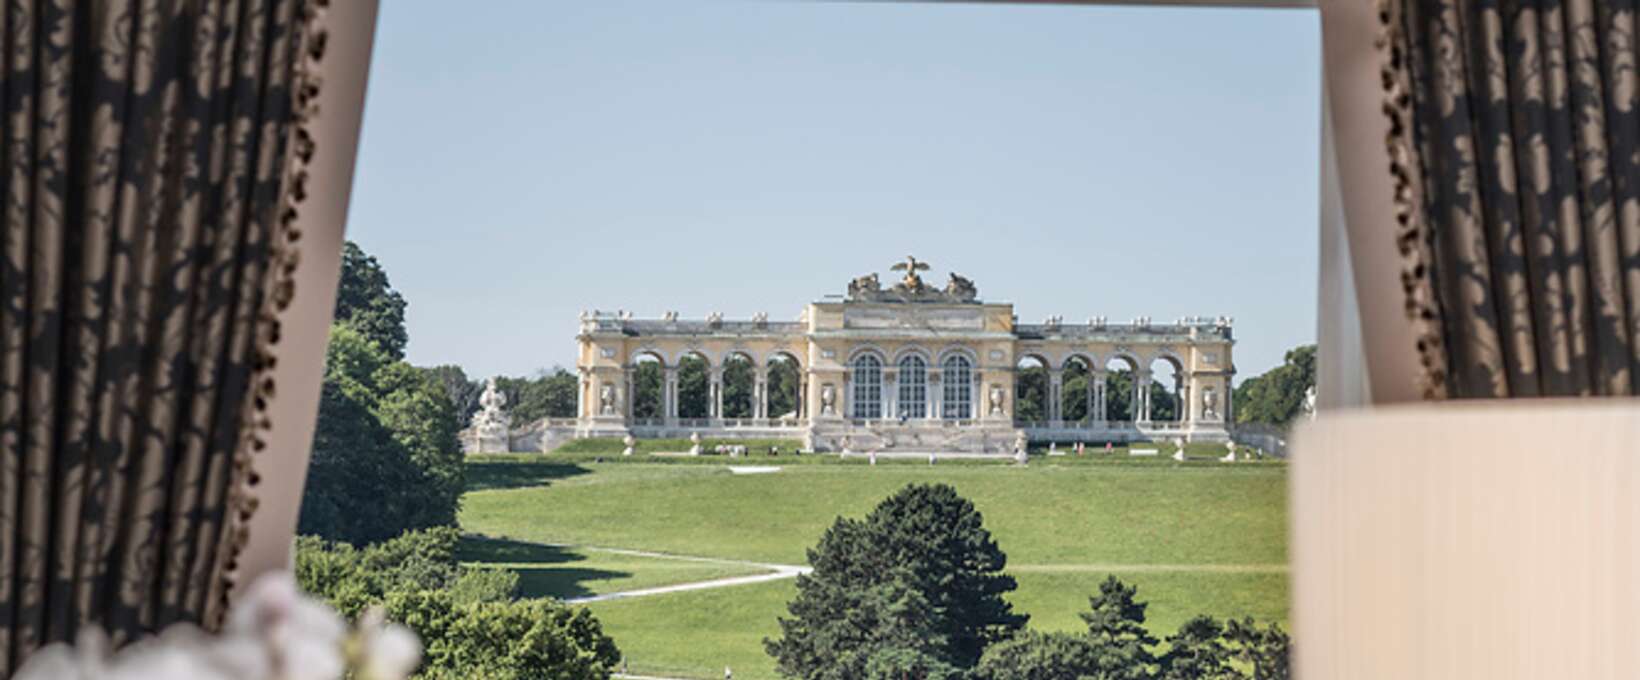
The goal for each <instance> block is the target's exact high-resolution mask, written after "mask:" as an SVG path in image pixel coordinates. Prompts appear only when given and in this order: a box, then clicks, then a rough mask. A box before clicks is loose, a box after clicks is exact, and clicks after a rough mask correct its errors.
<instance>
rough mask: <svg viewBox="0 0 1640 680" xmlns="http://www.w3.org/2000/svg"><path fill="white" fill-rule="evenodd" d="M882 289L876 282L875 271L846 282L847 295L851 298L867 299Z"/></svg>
mask: <svg viewBox="0 0 1640 680" xmlns="http://www.w3.org/2000/svg"><path fill="white" fill-rule="evenodd" d="M882 290H883V286H882V284H880V283H878V282H877V275H876V274H875V273H873V274H867V275H865V276H862V277H860V278H857V279H855V280H853V281H850V282H849V284H848V296H849V299H851V300H865V299H869V298H871V297H872V296H873V295H875V294H877V293H880V292H882Z"/></svg>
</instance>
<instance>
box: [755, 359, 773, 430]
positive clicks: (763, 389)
mask: <svg viewBox="0 0 1640 680" xmlns="http://www.w3.org/2000/svg"><path fill="white" fill-rule="evenodd" d="M756 376H757V377H756V378H754V379H753V381H752V417H753V418H768V417H769V369H768V367H766V366H760V367H758V369H757V373H756Z"/></svg>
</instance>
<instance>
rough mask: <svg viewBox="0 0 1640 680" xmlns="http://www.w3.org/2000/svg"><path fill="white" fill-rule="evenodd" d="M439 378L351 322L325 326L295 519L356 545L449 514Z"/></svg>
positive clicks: (451, 479) (447, 520)
mask: <svg viewBox="0 0 1640 680" xmlns="http://www.w3.org/2000/svg"><path fill="white" fill-rule="evenodd" d="M458 430H459V424H458V423H457V422H456V419H455V408H454V406H452V405H451V404H450V401H449V398H448V396H447V394H446V392H445V390H444V388H443V387H442V386H441V385H440V384H439V383H438V382H437V381H436V380H434V379H433V378H432V377H431V376H430V375H429V374H427V373H425V372H422V371H419V370H417V369H414V368H412V367H410V366H409V365H408V364H405V363H403V362H400V361H394V360H392V359H391V358H390V357H388V356H387V354H386V353H385V352H383V351H382V350H381V348H380V347H378V346H377V345H376V344H375V343H374V342H373V341H371V340H370V339H369V338H367V337H366V336H365V335H364V334H363V333H362V332H360V331H359V330H357V329H355V328H354V327H352V326H351V325H349V324H345V323H338V324H336V325H334V326H332V327H331V334H330V344H329V346H328V347H327V348H326V350H325V379H324V385H323V387H322V389H321V392H320V397H319V418H318V423H317V426H316V428H315V432H314V440H313V460H312V463H311V464H310V465H309V468H308V480H307V486H306V488H305V489H304V490H303V498H302V510H301V515H300V518H299V520H298V528H299V530H300V531H301V532H302V533H310V534H317V535H319V536H323V537H325V538H328V539H332V540H341V541H347V542H349V543H354V544H358V545H363V544H366V543H372V542H376V541H381V540H385V539H388V538H392V537H394V536H397V535H398V534H400V533H401V532H403V531H405V530H407V529H419V528H426V527H432V526H438V525H442V524H452V523H454V521H455V513H456V508H457V505H458V503H459V502H460V494H461V489H462V486H463V477H462V474H463V468H462V459H461V449H460V446H459V444H458V442H457V441H456V436H455V433H456V432H457V431H458Z"/></svg>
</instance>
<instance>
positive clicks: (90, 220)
mask: <svg viewBox="0 0 1640 680" xmlns="http://www.w3.org/2000/svg"><path fill="white" fill-rule="evenodd" d="M308 5H309V3H308V2H304V1H303V0H221V1H217V0H209V1H205V0H201V1H186V0H96V1H95V2H88V1H84V0H80V1H75V0H10V1H8V2H7V3H5V6H4V8H3V9H0V15H3V16H0V22H3V29H0V30H3V54H0V59H3V62H0V100H3V103H4V116H5V117H4V120H3V124H0V139H3V146H0V160H3V164H0V186H3V194H0V195H3V197H4V198H3V200H4V205H3V207H0V209H3V212H4V215H5V227H4V230H5V231H4V234H3V241H0V244H3V245H0V677H5V676H7V675H10V673H11V672H12V671H13V670H15V669H16V667H17V666H18V665H19V664H20V663H21V661H22V659H23V658H24V657H25V656H26V655H27V654H28V653H30V652H31V651H32V650H34V649H36V648H38V647H39V646H40V645H42V644H45V643H48V642H53V641H60V640H68V639H71V637H72V636H73V635H74V633H75V632H76V630H77V628H78V627H79V626H80V625H82V624H86V623H92V624H96V625H100V626H103V627H106V628H108V629H110V631H111V633H112V634H113V636H114V639H115V641H116V642H120V641H125V640H129V639H131V638H132V637H134V636H137V635H140V634H142V633H143V632H146V631H152V630H155V629H157V628H159V627H162V626H165V625H167V624H170V623H173V622H177V621H195V622H205V623H209V621H210V619H211V618H214V617H215V616H217V615H218V612H219V610H220V609H221V605H222V602H223V597H224V594H223V590H224V588H225V585H226V583H225V581H224V574H225V573H226V572H229V571H230V570H231V567H232V559H233V554H234V551H235V550H236V549H237V546H238V545H239V544H240V543H242V541H243V535H242V534H243V529H242V526H241V525H240V523H241V522H242V521H243V519H244V514H245V513H246V512H248V510H249V507H251V506H252V505H253V501H250V500H248V499H246V498H243V497H242V494H241V492H240V491H238V490H239V489H240V488H242V484H245V483H251V482H254V475H252V474H250V472H249V465H248V458H247V456H248V455H249V452H248V451H249V449H250V448H251V446H250V445H252V444H254V443H255V441H256V437H257V431H256V430H257V428H258V427H261V426H264V423H262V422H261V421H260V419H259V414H258V413H257V408H258V406H257V404H258V401H257V400H258V398H261V397H265V396H266V394H267V392H269V391H270V390H271V389H272V386H271V385H266V384H262V383H261V382H260V381H261V380H262V379H263V376H264V374H263V371H264V370H265V369H266V368H267V367H268V365H269V364H270V363H271V357H270V356H269V355H268V354H267V352H268V349H269V347H270V344H271V342H272V341H273V340H275V339H276V336H277V332H278V330H277V324H276V322H275V321H274V320H273V316H272V312H273V311H274V310H276V309H277V308H278V306H279V305H281V304H283V303H284V302H285V301H288V299H289V289H288V286H289V283H288V281H289V274H290V271H289V270H290V268H291V267H292V266H293V265H294V252H293V251H292V250H291V249H290V248H289V245H290V242H291V241H292V240H294V238H295V236H296V235H295V234H293V233H290V232H289V231H288V229H287V228H286V225H288V223H289V220H290V217H291V214H292V211H293V209H294V208H293V207H292V201H294V200H297V199H299V198H300V196H299V194H300V183H301V180H302V179H303V177H301V176H298V175H299V173H295V174H291V175H289V176H287V172H295V171H288V170H287V168H288V167H292V166H291V165H290V163H288V162H287V161H288V160H290V159H291V157H292V156H293V155H295V156H297V157H298V159H297V161H296V166H298V167H299V166H300V159H305V157H306V155H307V154H308V153H310V152H311V148H310V146H309V145H308V144H307V142H306V139H305V138H303V137H302V135H301V131H300V129H299V128H298V127H297V123H299V121H300V117H301V116H302V115H303V110H302V108H301V107H303V106H305V105H307V102H308V101H309V99H310V97H309V95H310V94H311V93H310V92H308V91H306V88H305V87H303V85H304V84H305V83H307V82H308V81H306V80H304V79H303V74H304V71H303V69H302V66H303V64H304V63H305V62H306V61H307V60H309V59H316V58H317V53H318V50H319V49H321V48H322V40H321V39H318V38H315V39H311V40H304V36H305V35H306V34H307V33H308V31H309V30H310V29H309V28H308V25H309V24H310V23H311V22H312V21H313V20H314V18H313V17H314V15H313V12H314V9H313V8H311V7H309V6H308ZM304 47H305V48H306V49H304Z"/></svg>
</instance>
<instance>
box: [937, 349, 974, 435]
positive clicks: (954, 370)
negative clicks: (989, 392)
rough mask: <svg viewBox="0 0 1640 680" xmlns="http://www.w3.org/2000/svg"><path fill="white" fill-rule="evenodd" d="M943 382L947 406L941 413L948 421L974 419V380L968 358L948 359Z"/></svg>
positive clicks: (945, 405)
mask: <svg viewBox="0 0 1640 680" xmlns="http://www.w3.org/2000/svg"><path fill="white" fill-rule="evenodd" d="M942 366H943V369H944V370H943V373H944V376H942V378H941V380H942V382H943V384H944V385H945V395H944V397H945V400H944V401H945V404H944V406H943V407H942V410H941V411H940V413H941V415H943V416H944V417H945V419H946V420H966V419H968V418H971V417H973V416H972V415H970V412H971V411H972V409H973V391H974V378H973V371H972V367H971V366H969V364H968V358H967V357H962V356H953V357H946V359H945V363H944V364H943V365H942Z"/></svg>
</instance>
